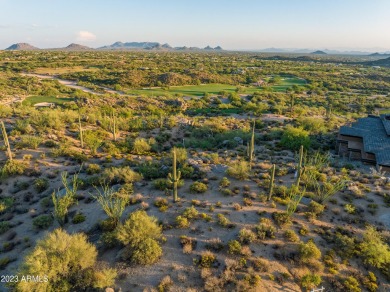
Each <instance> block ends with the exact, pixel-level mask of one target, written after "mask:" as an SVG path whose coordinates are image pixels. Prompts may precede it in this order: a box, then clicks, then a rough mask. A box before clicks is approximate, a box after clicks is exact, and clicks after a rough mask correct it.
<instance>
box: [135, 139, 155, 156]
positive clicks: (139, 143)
mask: <svg viewBox="0 0 390 292" xmlns="http://www.w3.org/2000/svg"><path fill="white" fill-rule="evenodd" d="M150 148H151V146H150V144H149V143H148V141H147V140H146V139H144V138H136V139H135V140H134V142H133V145H132V151H133V153H135V154H144V153H146V152H148V151H150Z"/></svg>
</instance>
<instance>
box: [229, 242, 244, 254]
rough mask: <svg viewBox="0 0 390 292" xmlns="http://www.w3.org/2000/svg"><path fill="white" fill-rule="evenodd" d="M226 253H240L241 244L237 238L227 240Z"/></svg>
mask: <svg viewBox="0 0 390 292" xmlns="http://www.w3.org/2000/svg"><path fill="white" fill-rule="evenodd" d="M228 249H229V250H228V253H229V254H232V255H240V254H241V249H242V245H241V243H240V242H239V241H238V240H230V241H229V242H228Z"/></svg>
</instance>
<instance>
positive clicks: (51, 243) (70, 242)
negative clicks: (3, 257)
mask: <svg viewBox="0 0 390 292" xmlns="http://www.w3.org/2000/svg"><path fill="white" fill-rule="evenodd" d="M96 257H97V251H96V248H95V246H94V245H92V244H90V243H88V242H87V237H86V235H84V234H82V233H76V234H73V235H69V234H67V233H66V232H65V231H63V230H61V229H56V230H55V231H53V232H52V233H49V234H48V235H46V236H45V237H44V238H43V239H42V240H40V241H38V243H37V245H36V247H35V248H34V250H33V251H32V252H31V253H30V254H29V255H27V257H26V259H25V261H24V263H23V264H22V266H21V267H20V270H19V273H20V275H46V276H47V279H48V281H47V282H45V281H43V282H38V281H37V282H30V281H19V282H18V283H16V284H15V285H16V290H17V291H22V292H24V291H25V292H29V291H81V290H84V289H86V288H88V287H90V288H103V287H107V286H111V285H113V284H114V280H115V277H116V271H115V270H113V269H100V268H97V267H96Z"/></svg>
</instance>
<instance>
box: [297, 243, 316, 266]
mask: <svg viewBox="0 0 390 292" xmlns="http://www.w3.org/2000/svg"><path fill="white" fill-rule="evenodd" d="M298 252H299V259H300V261H301V262H303V263H309V262H311V261H312V260H318V259H320V258H321V251H320V249H319V248H318V247H317V246H316V244H315V243H314V242H313V241H312V240H309V241H308V242H307V243H303V242H301V243H300V244H299V247H298Z"/></svg>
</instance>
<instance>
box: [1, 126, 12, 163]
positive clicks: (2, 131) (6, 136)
mask: <svg viewBox="0 0 390 292" xmlns="http://www.w3.org/2000/svg"><path fill="white" fill-rule="evenodd" d="M1 133H2V135H3V139H4V144H5V146H6V147H7V155H8V159H9V160H12V152H11V146H10V144H9V141H8V135H7V131H6V130H5V126H4V122H3V121H1Z"/></svg>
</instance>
